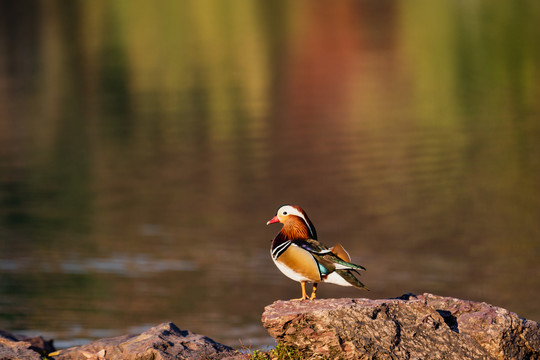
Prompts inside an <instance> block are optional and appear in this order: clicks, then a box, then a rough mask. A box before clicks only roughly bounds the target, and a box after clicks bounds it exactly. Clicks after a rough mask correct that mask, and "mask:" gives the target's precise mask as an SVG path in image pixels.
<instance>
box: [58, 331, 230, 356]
mask: <svg viewBox="0 0 540 360" xmlns="http://www.w3.org/2000/svg"><path fill="white" fill-rule="evenodd" d="M234 355H235V353H234V350H233V349H232V348H230V347H228V346H226V345H223V344H220V343H217V342H215V341H214V340H212V339H210V338H208V337H206V336H203V335H198V334H193V333H192V332H190V331H187V330H180V329H178V328H177V327H176V326H175V325H174V324H173V323H164V324H161V325H158V326H155V327H153V328H151V329H149V330H148V331H145V332H143V333H142V334H140V335H124V336H118V337H114V338H108V339H101V340H97V341H95V342H92V343H90V344H87V345H84V346H79V347H75V348H70V349H66V350H63V351H60V352H59V354H58V355H55V356H54V358H55V359H61V360H89V359H92V360H94V359H95V360H101V359H111V360H115V359H118V360H120V359H122V360H131V359H133V360H135V359H137V360H146V359H148V360H172V359H175V360H178V359H190V360H191V359H226V358H230V357H232V356H234Z"/></svg>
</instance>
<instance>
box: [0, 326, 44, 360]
mask: <svg viewBox="0 0 540 360" xmlns="http://www.w3.org/2000/svg"><path fill="white" fill-rule="evenodd" d="M46 347H47V349H49V350H54V347H53V346H52V341H51V340H49V341H46V340H44V339H43V338H42V337H36V338H29V337H26V336H21V335H13V334H11V333H9V332H7V331H3V330H0V359H2V360H3V359H21V360H41V356H40V354H42V353H43V354H46V353H48V352H47V351H46V350H45V348H46Z"/></svg>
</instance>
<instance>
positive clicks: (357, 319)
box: [262, 293, 540, 359]
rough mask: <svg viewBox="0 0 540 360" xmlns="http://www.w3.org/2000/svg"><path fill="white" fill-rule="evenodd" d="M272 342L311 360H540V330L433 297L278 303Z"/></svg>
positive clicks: (271, 310)
mask: <svg viewBox="0 0 540 360" xmlns="http://www.w3.org/2000/svg"><path fill="white" fill-rule="evenodd" d="M262 322H263V325H264V326H265V327H266V329H267V330H268V332H269V333H270V335H271V336H273V337H274V338H275V339H276V340H278V341H280V342H282V343H284V344H285V345H289V346H294V347H297V348H298V349H299V351H300V352H301V353H302V354H303V356H305V357H306V358H312V359H318V358H331V359H539V358H540V324H538V323H537V322H535V321H531V320H526V319H523V318H520V317H519V316H518V315H517V314H515V313H513V312H510V311H508V310H505V309H502V308H498V307H495V306H492V305H489V304H486V303H478V302H473V301H467V300H460V299H455V298H450V297H442V296H437V295H432V294H427V293H426V294H423V295H419V296H416V295H412V294H408V295H404V296H402V297H400V298H398V299H386V300H370V299H317V300H313V301H276V302H274V303H273V304H272V305H269V306H267V307H266V308H265V311H264V313H263V316H262Z"/></svg>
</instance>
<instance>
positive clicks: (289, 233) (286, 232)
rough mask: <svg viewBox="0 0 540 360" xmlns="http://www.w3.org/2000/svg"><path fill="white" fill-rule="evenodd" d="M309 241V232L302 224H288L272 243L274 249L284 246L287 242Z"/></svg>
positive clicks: (284, 225)
mask: <svg viewBox="0 0 540 360" xmlns="http://www.w3.org/2000/svg"><path fill="white" fill-rule="evenodd" d="M307 239H309V231H308V229H307V228H306V226H305V225H304V224H303V223H301V222H296V221H295V222H292V221H291V222H286V223H285V224H283V228H282V229H281V231H280V232H279V234H277V236H276V237H275V239H274V241H272V249H274V248H276V247H277V246H279V245H281V244H283V243H284V242H286V241H295V240H307Z"/></svg>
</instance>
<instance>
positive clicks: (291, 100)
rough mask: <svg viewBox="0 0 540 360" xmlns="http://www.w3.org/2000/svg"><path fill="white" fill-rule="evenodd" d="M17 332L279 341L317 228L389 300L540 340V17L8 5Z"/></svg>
mask: <svg viewBox="0 0 540 360" xmlns="http://www.w3.org/2000/svg"><path fill="white" fill-rule="evenodd" d="M0 6H1V8H0V53H1V54H2V55H1V56H0V328H2V329H6V330H9V331H12V332H22V333H26V334H43V335H45V336H50V337H53V338H54V339H56V344H57V346H59V347H66V346H73V345H77V344H82V343H85V342H88V341H91V340H92V339H96V338H101V337H109V336H116V335H122V334H125V333H138V332H141V331H144V330H145V329H147V328H149V327H150V326H153V325H156V324H158V323H160V322H165V321H172V322H174V323H176V324H177V325H178V326H179V327H180V328H183V329H189V330H191V331H194V332H198V333H202V334H205V335H207V336H210V337H212V338H214V339H215V340H217V341H220V342H224V343H226V344H228V345H231V346H233V347H237V348H241V347H242V346H245V347H252V348H262V347H265V346H271V345H272V344H273V340H272V339H271V338H270V337H269V336H268V334H267V333H266V331H265V330H264V328H263V327H262V325H261V323H260V316H261V314H262V311H263V309H264V306H266V305H268V304H271V303H272V302H273V301H275V300H277V299H288V298H294V297H298V296H299V294H300V286H299V285H298V284H297V283H294V282H292V281H290V280H289V279H287V278H286V277H284V276H283V275H282V274H281V273H280V272H279V271H278V270H277V268H275V266H274V265H273V263H272V261H271V259H270V255H269V246H270V241H271V239H272V238H273V237H274V235H275V234H276V233H277V232H278V231H279V226H277V225H275V226H268V227H267V226H265V223H266V221H267V220H269V219H270V218H271V217H272V216H274V214H275V211H276V210H277V208H278V207H279V206H280V205H282V204H284V203H292V204H298V205H300V206H302V207H303V208H304V209H306V211H307V212H308V214H309V215H310V218H311V220H312V221H313V222H314V224H315V226H316V227H317V232H318V234H319V238H320V239H321V241H322V242H324V243H326V244H328V245H333V244H334V243H341V244H343V245H344V246H345V247H346V248H347V249H348V250H349V252H350V253H351V255H352V257H353V259H354V260H355V261H356V262H357V263H360V264H362V265H364V266H365V267H366V268H367V269H368V271H367V272H366V273H364V275H363V277H362V281H364V282H365V283H366V284H367V285H368V286H369V287H370V288H371V289H372V291H371V292H369V293H368V292H358V291H357V290H355V289H349V288H342V287H338V286H333V285H326V286H325V285H322V286H321V287H320V290H319V292H318V295H319V296H320V297H323V298H326V297H369V298H387V297H395V296H399V295H401V294H403V293H407V292H414V293H422V292H431V293H435V294H440V295H447V296H455V297H460V298H466V299H471V300H477V301H486V302H488V303H492V304H494V305H498V306H503V307H506V308H508V309H510V310H512V311H515V312H517V313H518V314H519V315H521V316H523V317H526V318H530V319H533V320H536V321H539V320H540V309H539V308H538V305H537V299H538V297H539V296H540V286H539V285H540V276H539V275H540V263H539V262H538V258H539V255H540V224H539V223H540V222H539V221H538V219H539V218H540V181H539V179H540V156H539V154H540V116H539V114H540V104H539V102H538V99H540V85H539V84H540V66H539V64H540V45H539V43H538V41H537V39H538V38H539V36H540V28H539V27H538V26H536V25H535V24H537V23H538V20H539V19H540V6H539V5H538V4H537V2H535V1H521V2H512V3H509V2H508V3H507V2H503V1H501V2H495V3H494V2H491V1H490V2H488V1H473V2H462V1H439V2H430V1H408V2H399V1H382V2H370V1H342V2H339V3H335V2H329V1H328V2H327V1H318V2H307V1H299V2H262V1H261V2H257V1H244V2H227V3H225V2H221V1H182V2H177V1H165V0H164V1H161V2H158V3H150V2H143V1H129V2H128V1H119V0H115V1H92V2H83V1H74V2H68V3H65V2H55V1H48V2H35V3H34V2H25V3H19V2H4V3H2V5H0Z"/></svg>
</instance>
